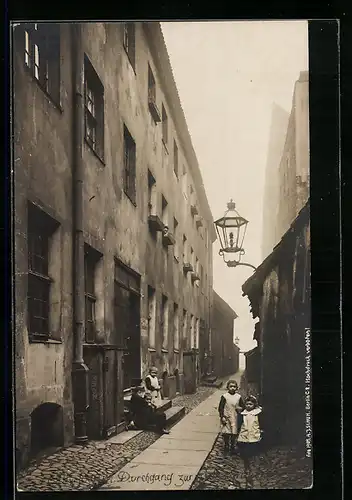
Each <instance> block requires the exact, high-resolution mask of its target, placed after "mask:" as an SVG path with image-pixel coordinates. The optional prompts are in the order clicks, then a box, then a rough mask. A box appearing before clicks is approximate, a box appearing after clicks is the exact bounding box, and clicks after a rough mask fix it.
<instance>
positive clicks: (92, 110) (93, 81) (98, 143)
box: [84, 56, 104, 160]
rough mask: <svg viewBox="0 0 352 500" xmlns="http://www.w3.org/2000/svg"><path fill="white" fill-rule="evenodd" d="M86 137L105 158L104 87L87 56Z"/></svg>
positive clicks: (85, 81) (99, 154) (85, 80)
mask: <svg viewBox="0 0 352 500" xmlns="http://www.w3.org/2000/svg"><path fill="white" fill-rule="evenodd" d="M84 111H85V113H84V117H85V127H84V130H85V139H86V141H87V143H88V144H89V146H90V147H91V148H92V150H93V151H94V152H95V153H96V154H97V155H98V157H99V158H100V159H101V160H103V159H104V87H103V84H102V83H101V81H100V79H99V77H98V75H97V73H96V72H95V69H94V68H93V66H92V64H91V63H90V61H89V59H88V57H87V56H85V57H84Z"/></svg>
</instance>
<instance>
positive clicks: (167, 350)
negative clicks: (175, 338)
mask: <svg viewBox="0 0 352 500" xmlns="http://www.w3.org/2000/svg"><path fill="white" fill-rule="evenodd" d="M161 352H163V353H168V352H169V349H165V348H164V347H163V348H162V349H161Z"/></svg>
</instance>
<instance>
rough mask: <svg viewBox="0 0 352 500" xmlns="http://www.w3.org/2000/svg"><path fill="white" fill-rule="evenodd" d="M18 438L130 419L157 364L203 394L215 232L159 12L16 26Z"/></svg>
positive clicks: (173, 387) (108, 428)
mask: <svg viewBox="0 0 352 500" xmlns="http://www.w3.org/2000/svg"><path fill="white" fill-rule="evenodd" d="M13 57H14V169H15V206H14V209H15V210H14V211H15V261H16V264H15V265H16V276H15V286H16V348H15V372H16V373H15V377H16V449H17V453H18V461H19V462H20V463H25V461H26V460H27V458H28V456H29V455H30V454H34V453H36V451H37V450H36V449H35V447H36V443H37V444H38V443H39V442H41V443H44V444H45V445H46V446H61V445H63V444H66V443H68V442H70V441H72V440H73V439H74V438H76V441H78V442H84V441H85V440H86V439H87V438H101V437H104V436H108V435H110V434H111V433H114V432H118V431H119V430H122V428H123V425H124V424H123V418H124V400H123V398H124V394H125V393H126V391H128V390H129V389H130V387H131V386H132V385H133V384H135V383H136V381H138V380H139V379H140V378H142V377H144V376H145V374H146V373H147V370H148V367H149V366H150V365H152V364H153V365H156V366H157V367H158V369H159V372H160V376H163V382H164V390H165V393H166V395H168V396H169V397H173V396H174V394H175V393H176V392H182V391H184V390H186V391H192V390H194V389H195V387H196V385H197V381H198V380H199V377H200V373H199V370H200V364H201V360H200V358H199V352H200V351H201V352H207V350H208V349H209V332H210V321H211V309H212V243H213V241H214V240H215V232H214V229H213V224H212V214H211V211H210V208H209V205H208V202H207V198H206V194H205V191H204V187H203V183H202V178H201V173H200V169H199V166H198V163H197V159H196V155H195V153H194V150H193V147H192V143H191V139H190V136H189V133H188V129H187V124H186V121H185V118H184V114H183V111H182V108H181V103H180V100H179V97H178V93H177V89H176V85H175V82H174V79H173V76H172V70H171V65H170V61H169V59H168V55H167V50H166V47H165V43H164V40H163V36H162V31H161V28H160V25H159V23H84V24H72V25H70V24H50V25H49V24H40V23H39V24H34V23H30V24H22V23H21V24H20V25H18V26H17V27H16V28H15V29H14V51H13Z"/></svg>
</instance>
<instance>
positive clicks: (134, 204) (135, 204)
mask: <svg viewBox="0 0 352 500" xmlns="http://www.w3.org/2000/svg"><path fill="white" fill-rule="evenodd" d="M123 192H124V193H125V195H126V196H127V198H128V199H129V200H130V202H131V203H132V205H133V206H134V207H137V203H136V202H135V201H133V200H132V198H131V196H130V195H129V194H128V193H127V191H125V189H124V190H123Z"/></svg>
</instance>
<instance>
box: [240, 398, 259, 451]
mask: <svg viewBox="0 0 352 500" xmlns="http://www.w3.org/2000/svg"><path fill="white" fill-rule="evenodd" d="M239 429H240V432H239V435H238V447H239V449H240V453H241V455H242V457H243V458H244V459H245V460H249V459H250V458H251V457H252V456H253V455H255V454H256V453H257V452H258V449H259V443H260V442H261V439H262V434H263V431H262V408H261V407H260V406H259V405H258V401H257V398H256V397H255V396H248V397H247V398H246V399H245V401H244V410H243V411H242V412H241V413H240V415H239Z"/></svg>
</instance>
